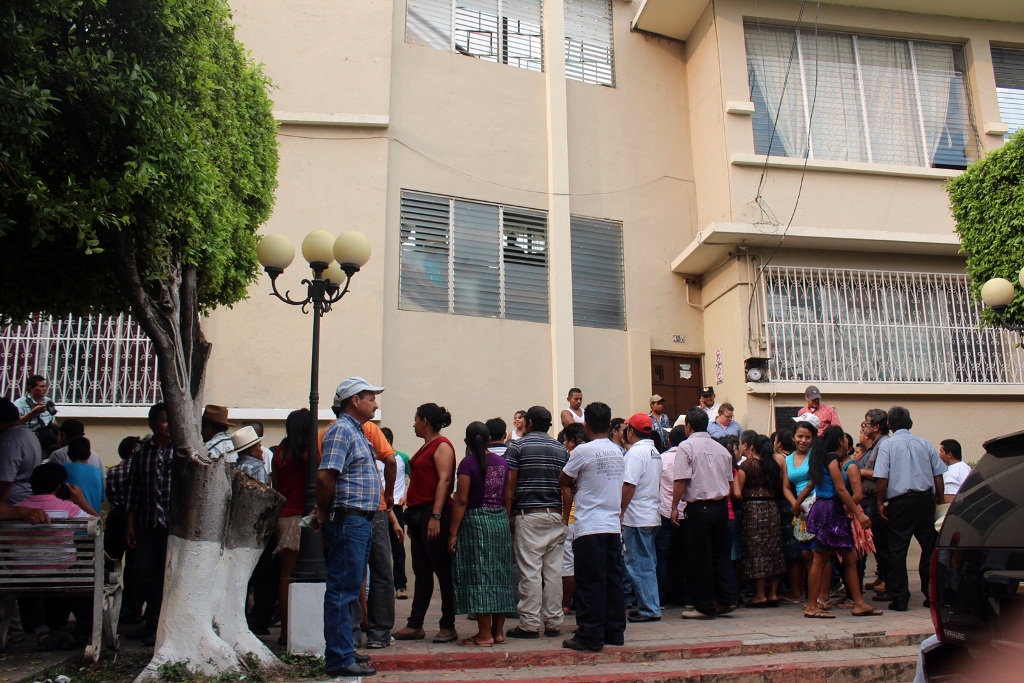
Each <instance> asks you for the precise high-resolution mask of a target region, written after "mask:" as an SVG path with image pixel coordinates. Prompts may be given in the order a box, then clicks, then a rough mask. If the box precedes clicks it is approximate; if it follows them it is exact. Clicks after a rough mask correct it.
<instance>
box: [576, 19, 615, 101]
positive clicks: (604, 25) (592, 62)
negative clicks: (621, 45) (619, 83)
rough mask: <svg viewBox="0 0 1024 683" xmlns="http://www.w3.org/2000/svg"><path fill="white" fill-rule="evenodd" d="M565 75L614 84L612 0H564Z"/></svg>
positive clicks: (577, 79)
mask: <svg viewBox="0 0 1024 683" xmlns="http://www.w3.org/2000/svg"><path fill="white" fill-rule="evenodd" d="M565 76H566V78H571V79H572V80H574V81H583V82H584V83H594V84H596V85H607V86H612V87H614V86H615V52H614V50H613V49H612V0H565Z"/></svg>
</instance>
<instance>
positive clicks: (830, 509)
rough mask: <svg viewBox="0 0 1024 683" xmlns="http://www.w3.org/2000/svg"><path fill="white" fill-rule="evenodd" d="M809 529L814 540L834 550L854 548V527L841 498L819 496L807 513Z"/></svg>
mask: <svg viewBox="0 0 1024 683" xmlns="http://www.w3.org/2000/svg"><path fill="white" fill-rule="evenodd" d="M807 530H808V531H810V532H811V533H813V534H814V540H815V541H817V542H818V543H820V544H821V545H823V546H825V547H826V548H830V549H832V550H852V549H853V529H852V528H851V527H850V518H849V517H847V516H846V507H845V506H844V505H843V501H841V500H839V498H818V499H816V500H815V501H814V505H812V506H811V511H810V512H808V513H807Z"/></svg>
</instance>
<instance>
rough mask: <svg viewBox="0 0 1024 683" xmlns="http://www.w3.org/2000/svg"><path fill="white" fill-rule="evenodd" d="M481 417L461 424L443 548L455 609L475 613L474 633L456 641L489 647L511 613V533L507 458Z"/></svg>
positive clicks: (513, 602) (500, 635)
mask: <svg viewBox="0 0 1024 683" xmlns="http://www.w3.org/2000/svg"><path fill="white" fill-rule="evenodd" d="M489 441H490V433H489V432H488V429H487V425H485V424H484V423H483V422H471V423H470V424H469V426H468V427H466V457H465V458H463V459H462V462H461V463H459V469H458V478H459V480H458V481H459V483H458V486H456V487H455V496H454V498H453V500H452V523H451V529H450V531H449V532H448V551H449V552H450V553H451V554H452V555H453V556H454V561H453V563H452V565H453V566H452V582H453V584H454V590H455V613H456V614H475V615H476V623H477V633H476V634H475V635H472V636H470V637H468V638H464V639H462V640H461V641H459V645H462V646H466V647H490V646H492V645H494V644H495V643H496V642H497V643H500V642H503V641H504V639H505V638H504V628H505V615H506V614H508V613H510V612H511V613H515V611H516V594H515V584H514V579H513V576H512V567H513V566H514V564H513V561H512V536H511V534H509V525H508V513H509V510H508V509H507V508H506V507H505V484H506V482H507V481H508V473H509V468H508V463H507V462H505V458H503V457H501V456H500V455H497V454H496V453H492V452H491V451H489V450H488V449H487V444H488V442H489Z"/></svg>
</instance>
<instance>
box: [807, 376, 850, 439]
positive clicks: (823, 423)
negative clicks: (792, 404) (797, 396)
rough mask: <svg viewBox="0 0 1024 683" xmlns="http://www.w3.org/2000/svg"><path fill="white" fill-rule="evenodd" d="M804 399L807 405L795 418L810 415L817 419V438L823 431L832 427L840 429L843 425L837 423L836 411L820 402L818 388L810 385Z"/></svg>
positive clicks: (837, 415) (837, 414)
mask: <svg viewBox="0 0 1024 683" xmlns="http://www.w3.org/2000/svg"><path fill="white" fill-rule="evenodd" d="M804 398H806V399H807V405H805V406H804V407H803V408H801V409H800V412H799V413H797V416H798V417H799V416H800V415H807V414H808V413H810V414H811V415H814V416H815V417H817V418H818V436H821V435H822V434H824V433H825V430H826V429H828V428H829V427H832V426H833V425H834V426H836V427H842V426H843V423H842V422H840V421H839V413H837V412H836V409H835V408H833V407H832V406H830V405H828V404H827V403H822V402H821V391H819V390H818V387H816V386H814V385H811V386H809V387H807V389H806V390H805V391H804Z"/></svg>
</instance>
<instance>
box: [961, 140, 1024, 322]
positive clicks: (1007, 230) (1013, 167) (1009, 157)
mask: <svg viewBox="0 0 1024 683" xmlns="http://www.w3.org/2000/svg"><path fill="white" fill-rule="evenodd" d="M948 190H949V198H950V204H951V206H952V209H953V219H954V220H955V221H956V231H957V234H958V235H959V236H960V245H961V249H962V251H963V252H964V253H965V254H966V255H967V274H968V275H969V276H970V277H971V290H972V292H973V293H974V295H975V297H977V298H979V299H980V298H981V286H982V285H983V284H985V283H986V282H987V281H988V280H990V279H992V278H994V277H1003V278H1006V279H1007V280H1009V281H1010V282H1013V283H1016V282H1017V276H1018V273H1019V272H1020V270H1021V268H1022V267H1024V130H1020V131H1017V133H1016V134H1015V135H1013V136H1012V137H1011V138H1010V140H1009V141H1007V142H1006V144H1004V145H1003V146H1002V147H1000V148H999V149H997V150H995V151H994V152H992V153H991V154H989V155H988V156H986V157H985V158H984V159H982V160H980V161H976V162H975V163H973V164H971V165H970V166H969V167H968V168H967V170H966V171H964V172H963V173H962V174H960V175H959V176H957V177H956V178H954V179H953V180H951V181H950V182H949V186H948ZM1004 317H1005V319H1006V320H1007V321H1010V322H1016V323H1024V292H1021V291H1020V290H1019V289H1018V292H1017V296H1016V297H1014V300H1013V302H1012V303H1011V304H1010V305H1009V306H1008V307H1007V309H1006V311H1005V313H1004ZM982 319H983V321H984V322H986V323H988V324H994V323H995V321H996V317H995V315H994V314H993V312H992V311H990V310H988V309H986V310H985V311H984V312H983V314H982Z"/></svg>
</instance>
